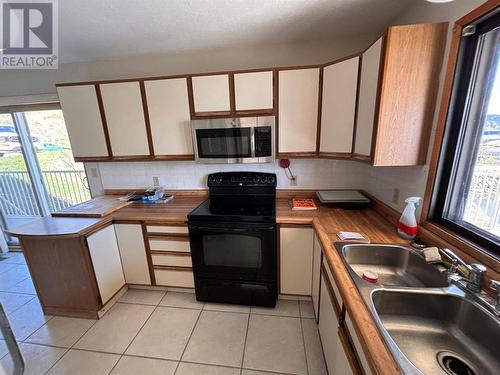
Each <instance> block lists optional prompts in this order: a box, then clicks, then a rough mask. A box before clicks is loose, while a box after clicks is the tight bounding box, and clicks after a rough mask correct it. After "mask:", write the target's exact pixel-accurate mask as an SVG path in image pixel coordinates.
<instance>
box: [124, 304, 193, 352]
mask: <svg viewBox="0 0 500 375" xmlns="http://www.w3.org/2000/svg"><path fill="white" fill-rule="evenodd" d="M199 314H200V312H199V311H197V310H190V309H178V308H173V307H157V308H156V310H155V311H154V313H153V314H152V315H151V317H150V318H149V320H148V322H147V323H146V324H145V325H144V327H143V328H142V329H141V331H140V332H139V334H138V335H137V337H136V338H135V339H134V341H133V342H132V344H131V345H130V347H129V348H128V349H127V352H126V353H127V354H133V355H140V356H145V357H155V358H164V359H171V360H174V361H178V360H180V359H181V356H182V352H183V351H184V348H185V347H186V344H187V342H188V340H189V337H190V335H191V332H192V331H193V328H194V326H195V324H196V320H197V319H198V315H199Z"/></svg>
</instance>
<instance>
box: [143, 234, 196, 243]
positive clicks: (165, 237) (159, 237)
mask: <svg viewBox="0 0 500 375" xmlns="http://www.w3.org/2000/svg"><path fill="white" fill-rule="evenodd" d="M146 236H147V238H148V239H149V240H156V241H179V242H189V234H188V233H151V232H147V233H146Z"/></svg>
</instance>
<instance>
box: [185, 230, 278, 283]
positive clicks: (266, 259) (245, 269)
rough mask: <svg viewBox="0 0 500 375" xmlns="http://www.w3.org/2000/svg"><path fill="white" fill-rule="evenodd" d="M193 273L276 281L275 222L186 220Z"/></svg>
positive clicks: (207, 276)
mask: <svg viewBox="0 0 500 375" xmlns="http://www.w3.org/2000/svg"><path fill="white" fill-rule="evenodd" d="M189 240H190V244H191V257H192V261H193V272H194V276H195V277H201V278H207V279H226V280H241V281H253V282H266V281H269V282H275V281H276V258H277V255H276V224H274V223H272V224H269V223H267V224H263V223H203V224H202V223H196V222H190V223H189Z"/></svg>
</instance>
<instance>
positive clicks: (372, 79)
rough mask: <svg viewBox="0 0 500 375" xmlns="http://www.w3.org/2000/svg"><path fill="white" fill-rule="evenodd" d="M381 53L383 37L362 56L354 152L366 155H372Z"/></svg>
mask: <svg viewBox="0 0 500 375" xmlns="http://www.w3.org/2000/svg"><path fill="white" fill-rule="evenodd" d="M381 53H382V38H380V39H379V40H377V41H376V42H375V43H374V44H373V45H372V46H371V47H370V48H368V49H367V50H366V51H365V53H363V55H362V57H361V77H360V81H359V97H358V118H357V120H356V139H355V143H354V153H356V154H359V155H364V156H370V155H371V151H372V137H373V126H374V123H375V111H376V105H377V95H378V81H379V67H380V55H381Z"/></svg>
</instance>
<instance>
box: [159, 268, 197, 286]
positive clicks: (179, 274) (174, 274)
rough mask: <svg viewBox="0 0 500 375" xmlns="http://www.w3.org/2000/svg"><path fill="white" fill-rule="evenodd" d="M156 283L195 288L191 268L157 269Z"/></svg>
mask: <svg viewBox="0 0 500 375" xmlns="http://www.w3.org/2000/svg"><path fill="white" fill-rule="evenodd" d="M155 279H156V285H160V286H173V287H180V288H194V278H193V272H192V271H191V270H189V269H188V270H185V271H184V270H169V269H158V268H157V269H155Z"/></svg>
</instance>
